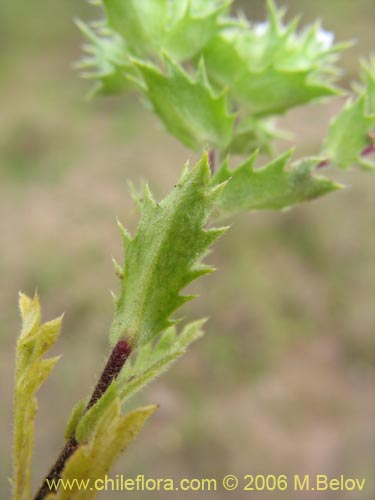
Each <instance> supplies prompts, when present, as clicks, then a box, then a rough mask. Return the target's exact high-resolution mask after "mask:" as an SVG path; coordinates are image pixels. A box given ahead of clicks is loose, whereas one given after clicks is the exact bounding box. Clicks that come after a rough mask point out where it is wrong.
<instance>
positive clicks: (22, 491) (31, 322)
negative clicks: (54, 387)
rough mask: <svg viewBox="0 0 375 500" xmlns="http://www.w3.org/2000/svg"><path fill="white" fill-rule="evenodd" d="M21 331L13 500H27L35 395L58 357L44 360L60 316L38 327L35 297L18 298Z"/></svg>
mask: <svg viewBox="0 0 375 500" xmlns="http://www.w3.org/2000/svg"><path fill="white" fill-rule="evenodd" d="M19 306H20V311H21V316H22V330H21V335H20V337H19V339H18V342H17V351H16V377H15V398H14V422H15V424H14V448H13V461H14V462H13V469H14V470H13V480H12V486H13V498H15V499H17V500H29V499H30V498H31V496H30V495H31V493H30V473H31V460H32V452H33V444H34V419H35V415H36V412H37V400H36V397H35V394H36V392H37V391H38V389H39V387H40V386H41V385H42V383H43V382H44V381H45V380H46V378H47V377H48V375H49V374H50V373H51V370H52V369H53V368H54V366H55V364H56V362H57V361H58V359H59V357H58V356H57V357H53V358H46V359H43V358H42V357H43V355H44V354H45V353H46V352H47V351H48V350H49V349H50V348H51V347H52V345H53V344H54V342H55V341H56V338H57V336H58V334H59V332H60V328H61V322H62V316H61V317H59V318H57V319H55V320H52V321H49V322H48V323H44V324H41V309H40V303H39V298H38V295H37V294H35V296H34V298H33V299H31V298H29V297H27V296H26V295H24V294H22V293H21V294H20V298H19Z"/></svg>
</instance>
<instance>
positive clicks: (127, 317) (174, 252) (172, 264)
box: [110, 155, 224, 348]
mask: <svg viewBox="0 0 375 500" xmlns="http://www.w3.org/2000/svg"><path fill="white" fill-rule="evenodd" d="M209 182H210V169H209V166H208V160H207V155H204V156H203V158H202V159H201V160H200V161H199V162H198V163H197V165H196V166H195V167H194V168H193V169H191V170H189V169H186V170H185V172H184V174H183V176H182V178H181V179H180V181H179V183H178V184H177V185H176V187H175V188H174V189H173V190H172V192H171V193H170V194H169V195H168V196H167V197H166V198H165V199H164V200H163V201H161V202H160V203H156V202H155V201H154V200H153V199H152V196H151V194H150V193H149V192H148V193H146V194H145V199H144V202H143V211H142V216H141V220H140V222H139V226H138V230H137V233H136V235H135V237H134V239H132V240H131V241H130V242H128V243H127V245H126V252H125V265H124V277H123V279H122V281H121V294H120V297H119V300H118V303H117V307H116V311H115V318H114V321H113V323H112V327H111V334H110V338H111V342H112V343H113V344H115V343H116V342H117V341H118V340H119V339H120V338H126V339H127V341H128V342H129V343H130V344H131V345H133V347H134V348H136V347H138V346H140V345H144V344H147V343H148V342H149V341H150V340H151V339H152V338H154V337H155V336H156V335H157V334H158V333H160V332H161V331H163V330H165V329H166V328H167V327H168V326H170V324H171V321H170V315H171V314H172V313H173V312H174V311H175V310H176V309H178V308H179V307H180V306H181V305H182V304H183V303H185V302H186V301H188V300H190V298H191V297H187V296H182V295H180V292H181V290H182V289H183V288H184V287H186V286H187V285H188V284H189V283H190V282H191V281H193V280H194V279H196V278H197V277H199V276H201V275H203V274H207V272H208V269H207V268H205V267H202V266H201V265H200V264H199V261H200V259H201V257H202V255H203V254H204V252H205V251H206V249H207V248H208V247H209V245H210V244H211V243H212V242H213V241H215V240H216V239H217V238H218V236H220V235H221V234H222V233H223V231H224V229H208V230H205V229H204V228H203V226H204V224H205V223H206V222H207V218H208V216H209V214H210V212H211V210H212V208H213V205H214V203H215V201H216V199H217V198H218V196H219V195H220V192H221V189H222V188H223V186H220V187H219V188H218V189H216V188H215V189H212V188H211V187H209Z"/></svg>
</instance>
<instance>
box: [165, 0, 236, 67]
mask: <svg viewBox="0 0 375 500" xmlns="http://www.w3.org/2000/svg"><path fill="white" fill-rule="evenodd" d="M230 3H231V0H230V1H229V2H228V1H226V0H224V1H223V0H205V1H204V2H202V1H201V0H177V1H176V0H175V1H174V2H169V4H168V21H169V22H168V24H167V25H166V26H165V29H164V33H163V39H162V42H161V46H162V48H163V50H164V51H166V52H167V53H168V54H169V55H170V56H171V57H173V58H174V59H176V60H177V61H184V60H187V59H191V58H192V57H194V56H195V55H196V54H198V53H200V52H201V51H202V49H203V47H204V46H205V45H206V44H207V43H208V42H209V40H210V39H211V38H212V37H213V36H214V35H215V34H216V33H217V32H218V31H219V29H220V24H219V18H220V15H221V14H223V13H224V12H227V10H228V6H229V4H230Z"/></svg>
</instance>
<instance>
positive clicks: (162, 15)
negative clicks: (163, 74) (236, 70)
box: [103, 0, 230, 61]
mask: <svg viewBox="0 0 375 500" xmlns="http://www.w3.org/2000/svg"><path fill="white" fill-rule="evenodd" d="M229 3H230V0H229V1H226V0H206V1H205V2H202V1H201V0H178V1H177V0H174V1H168V0H142V2H140V1H138V0H103V4H104V9H105V13H106V16H107V19H108V24H109V26H110V27H111V28H112V29H114V30H115V31H117V32H118V33H119V34H120V35H121V36H122V37H123V39H124V40H125V41H126V43H127V45H128V46H129V49H130V51H131V52H132V54H133V55H136V56H138V57H142V58H149V57H152V56H155V55H156V56H157V55H161V53H162V51H165V52H168V53H169V54H170V55H171V56H172V57H173V58H175V59H177V60H178V61H182V60H186V59H190V58H191V57H193V56H194V55H195V54H197V53H198V52H199V51H201V50H202V48H203V47H204V45H205V44H206V43H207V42H208V40H210V38H212V37H213V36H214V35H215V33H216V32H217V31H218V30H219V17H220V15H221V14H222V13H224V12H227V10H228V5H229Z"/></svg>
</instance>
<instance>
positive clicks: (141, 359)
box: [116, 320, 206, 402]
mask: <svg viewBox="0 0 375 500" xmlns="http://www.w3.org/2000/svg"><path fill="white" fill-rule="evenodd" d="M205 321H206V320H199V321H194V322H192V323H189V324H188V325H186V326H185V327H184V328H183V330H182V332H181V333H179V334H177V332H176V327H175V325H173V326H171V327H169V328H167V329H166V330H165V332H163V334H162V335H161V337H160V339H159V340H158V342H157V343H156V345H155V344H154V342H152V341H151V342H149V343H148V344H146V345H144V346H142V347H141V348H140V349H139V350H138V352H136V353H135V354H136V358H135V360H134V361H132V360H129V361H128V362H127V363H126V365H125V366H124V368H123V369H122V371H121V373H120V376H119V377H118V378H117V380H116V386H117V392H118V394H119V396H120V399H121V401H122V402H125V401H126V400H127V399H129V398H130V397H132V396H133V395H134V394H135V393H136V392H137V391H139V390H140V389H141V388H142V387H144V386H145V385H146V384H147V383H149V382H151V381H152V380H154V379H155V378H156V377H158V376H159V375H161V374H162V373H163V372H164V371H166V370H167V369H168V368H169V367H170V366H171V364H172V363H173V362H174V361H175V360H176V359H177V358H178V357H180V356H181V355H182V354H184V353H185V352H186V350H187V348H188V347H189V345H190V344H192V343H193V342H195V341H196V340H197V339H199V338H200V337H201V336H202V335H203V331H202V326H203V324H204V323H205Z"/></svg>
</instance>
